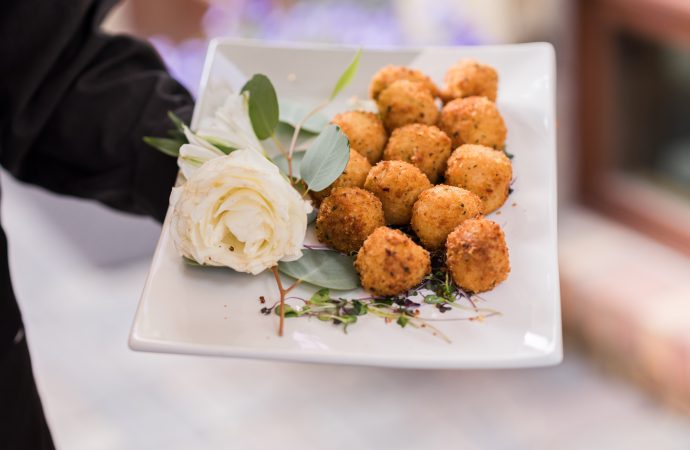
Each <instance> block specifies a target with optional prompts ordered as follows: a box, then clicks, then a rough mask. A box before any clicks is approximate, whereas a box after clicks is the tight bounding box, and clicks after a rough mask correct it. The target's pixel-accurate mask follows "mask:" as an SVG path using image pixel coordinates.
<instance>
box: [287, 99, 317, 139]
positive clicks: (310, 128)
mask: <svg viewBox="0 0 690 450" xmlns="http://www.w3.org/2000/svg"><path fill="white" fill-rule="evenodd" d="M279 104H280V122H281V123H284V124H287V125H290V126H291V127H292V128H293V129H294V128H296V127H297V124H298V123H299V122H300V121H301V120H302V119H303V118H304V117H305V116H306V115H307V114H309V113H310V112H312V108H310V107H308V106H305V105H304V104H302V103H299V102H296V101H293V100H281V101H280V103H279ZM326 125H328V118H327V117H326V116H325V115H324V114H322V113H320V112H317V113H315V114H312V115H311V116H310V117H309V118H308V119H307V120H306V121H305V122H304V123H303V124H302V128H301V131H306V132H307V133H312V134H318V133H320V132H321V131H322V130H323V128H324V127H325V126H326Z"/></svg>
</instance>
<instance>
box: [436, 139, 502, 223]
mask: <svg viewBox="0 0 690 450" xmlns="http://www.w3.org/2000/svg"><path fill="white" fill-rule="evenodd" d="M512 179H513V166H512V164H511V162H510V159H508V157H507V156H506V155H505V154H504V153H503V152H502V151H497V150H494V149H491V148H489V147H484V146H482V145H469V144H467V145H462V146H460V147H458V148H457V149H456V150H455V151H454V152H453V154H452V155H451V156H450V158H448V169H447V170H446V184H449V185H452V186H458V187H461V188H464V189H467V190H468V191H472V192H474V193H475V194H477V196H478V197H479V198H480V199H481V200H482V203H483V204H484V214H489V213H491V212H493V211H495V210H497V209H498V208H500V207H501V206H503V203H505V201H506V199H507V198H508V194H509V192H510V183H511V181H512Z"/></svg>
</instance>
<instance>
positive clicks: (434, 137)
mask: <svg viewBox="0 0 690 450" xmlns="http://www.w3.org/2000/svg"><path fill="white" fill-rule="evenodd" d="M448 157H450V138H449V137H448V136H447V135H446V133H444V132H443V131H441V130H440V129H438V128H437V127H436V126H434V125H422V124H420V123H413V124H410V125H405V126H404V127H400V128H396V129H395V130H393V133H392V134H391V136H390V139H388V144H386V149H385V150H384V151H383V159H387V160H400V161H405V162H408V163H411V164H413V165H414V166H416V167H417V168H419V170H421V171H422V172H424V174H425V175H426V176H427V178H428V179H429V181H431V182H432V183H435V182H436V181H437V180H438V178H439V177H440V176H441V175H443V172H445V171H446V161H448Z"/></svg>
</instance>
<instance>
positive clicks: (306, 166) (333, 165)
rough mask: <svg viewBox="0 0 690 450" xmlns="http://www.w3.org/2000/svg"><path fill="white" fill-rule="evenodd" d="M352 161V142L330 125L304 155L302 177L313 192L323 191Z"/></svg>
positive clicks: (301, 167)
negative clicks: (350, 160)
mask: <svg viewBox="0 0 690 450" xmlns="http://www.w3.org/2000/svg"><path fill="white" fill-rule="evenodd" d="M349 159H350V142H349V141H348V140H347V137H346V136H345V135H344V134H343V133H342V132H341V131H340V128H339V127H337V126H335V125H328V126H327V127H326V128H324V130H323V131H322V132H321V134H319V135H318V137H317V138H316V139H315V140H314V143H313V144H312V145H311V146H310V147H309V149H308V150H307V151H306V152H305V153H304V158H303V159H302V162H301V163H300V177H301V178H302V180H304V182H305V183H307V186H309V189H310V190H312V191H316V192H318V191H322V190H324V189H326V188H327V187H328V186H330V185H331V183H333V182H334V181H335V180H336V179H337V178H338V177H339V176H340V175H341V174H342V173H343V170H345V166H347V162H348V161H349Z"/></svg>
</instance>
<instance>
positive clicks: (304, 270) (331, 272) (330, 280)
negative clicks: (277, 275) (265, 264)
mask: <svg viewBox="0 0 690 450" xmlns="http://www.w3.org/2000/svg"><path fill="white" fill-rule="evenodd" d="M278 269H279V270H280V271H281V272H282V273H284V274H285V275H287V276H289V277H292V278H294V279H297V280H302V281H303V282H305V283H309V284H311V285H314V286H317V287H323V288H329V289H337V290H341V291H349V290H352V289H356V288H358V287H359V276H358V275H357V272H356V271H355V268H354V265H353V261H352V257H350V256H347V255H343V254H342V253H338V252H334V251H331V250H311V249H303V250H302V257H301V258H300V259H298V260H297V261H281V262H280V263H279V264H278Z"/></svg>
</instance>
